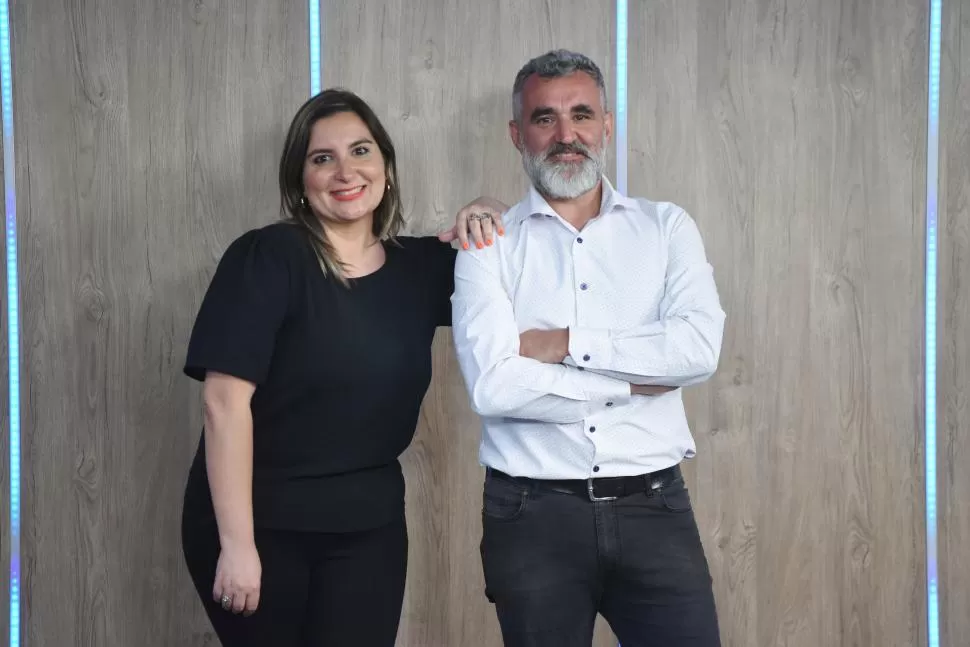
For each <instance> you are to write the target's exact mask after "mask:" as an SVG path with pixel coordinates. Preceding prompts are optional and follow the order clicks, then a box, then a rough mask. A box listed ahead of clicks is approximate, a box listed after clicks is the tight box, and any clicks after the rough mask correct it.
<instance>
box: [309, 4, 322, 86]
mask: <svg viewBox="0 0 970 647" xmlns="http://www.w3.org/2000/svg"><path fill="white" fill-rule="evenodd" d="M309 2H310V7H309V9H310V16H309V19H310V96H311V97H312V96H313V95H315V94H317V93H318V92H320V0H309Z"/></svg>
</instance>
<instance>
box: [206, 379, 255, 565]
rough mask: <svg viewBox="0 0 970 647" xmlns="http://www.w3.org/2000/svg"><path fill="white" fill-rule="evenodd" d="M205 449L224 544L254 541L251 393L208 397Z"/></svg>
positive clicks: (241, 544) (210, 483)
mask: <svg viewBox="0 0 970 647" xmlns="http://www.w3.org/2000/svg"><path fill="white" fill-rule="evenodd" d="M205 453H206V470H207V473H208V477H209V489H210V491H211V493H212V505H213V507H214V509H215V514H216V523H217V524H218V526H219V540H220V542H221V545H222V547H223V548H225V547H227V546H230V545H232V546H246V545H251V544H252V543H253V542H254V538H253V416H252V410H251V409H250V407H249V398H248V397H244V396H243V395H240V394H238V393H233V394H231V395H228V396H222V397H220V396H209V397H207V398H206V404H205Z"/></svg>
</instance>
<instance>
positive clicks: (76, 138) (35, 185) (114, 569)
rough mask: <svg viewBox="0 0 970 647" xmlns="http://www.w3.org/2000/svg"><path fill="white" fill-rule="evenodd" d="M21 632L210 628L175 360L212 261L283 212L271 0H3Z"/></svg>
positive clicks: (168, 641)
mask: <svg viewBox="0 0 970 647" xmlns="http://www.w3.org/2000/svg"><path fill="white" fill-rule="evenodd" d="M13 17H14V29H13V32H14V34H16V35H17V53H18V56H17V57H15V60H14V62H15V66H16V67H15V78H17V80H18V87H17V93H16V106H15V107H16V111H17V115H18V122H17V133H16V134H17V142H18V150H17V153H18V162H19V165H18V167H19V168H20V169H23V174H22V175H21V176H20V177H18V189H19V195H20V198H21V214H22V216H23V220H22V228H21V240H22V246H21V250H22V259H23V264H22V268H23V280H22V288H23V294H24V298H23V302H24V317H23V328H22V329H23V337H24V342H23V358H24V359H23V362H24V365H25V367H26V368H25V375H26V379H25V381H24V410H25V422H26V427H25V433H24V447H23V450H24V452H23V455H24V480H25V491H24V497H25V516H24V519H23V528H24V537H23V547H24V558H25V559H24V562H25V563H24V567H25V571H26V580H25V586H24V605H25V608H26V609H27V617H26V627H25V631H26V636H27V637H28V640H29V642H30V644H33V645H78V646H80V647H88V646H90V647H102V646H122V645H157V646H159V647H161V646H163V645H165V646H169V645H182V644H185V645H212V644H215V639H214V637H213V635H212V632H211V630H210V629H209V626H208V622H207V621H206V620H205V618H204V616H203V613H202V609H201V604H200V603H199V602H198V600H197V598H196V596H195V593H194V591H193V590H192V589H191V586H190V583H189V579H188V576H187V574H186V571H185V568H184V566H183V560H182V555H181V548H180V536H179V516H180V509H181V500H182V491H183V485H184V480H185V474H186V471H187V467H188V463H189V460H190V457H191V455H192V453H193V451H194V449H195V446H196V443H197V441H198V437H199V433H200V430H201V405H200V402H201V400H200V392H199V389H198V388H197V386H196V385H193V384H191V383H190V382H189V380H188V379H187V378H184V377H183V376H182V375H181V366H182V362H183V361H184V354H185V348H186V342H187V339H188V334H189V331H190V328H191V325H192V320H193V318H194V315H195V312H196V310H197V308H198V304H199V302H200V301H201V298H202V294H203V291H204V289H205V287H206V285H207V283H208V279H209V277H210V276H211V274H212V272H213V271H214V269H215V262H216V260H217V259H218V257H219V256H220V255H221V253H222V252H223V251H224V249H225V247H226V245H227V244H228V243H229V241H230V240H231V239H232V238H233V237H235V236H237V235H238V234H239V233H241V232H242V231H243V230H244V229H246V228H248V227H251V226H256V225H259V224H262V223H266V222H271V221H272V220H274V219H275V218H276V217H277V216H278V207H277V204H278V197H277V196H278V192H277V191H276V189H275V184H274V178H275V173H276V165H277V160H278V154H279V153H278V151H279V147H280V146H281V142H282V137H283V134H284V132H285V130H284V129H285V127H286V125H287V123H288V120H289V118H290V115H291V114H292V113H293V112H294V111H295V110H296V108H297V106H298V105H299V103H300V102H301V101H302V100H303V99H304V97H305V95H306V92H307V90H306V88H307V82H306V79H307V65H306V63H305V61H306V60H307V51H306V38H305V34H306V10H305V7H304V5H302V4H294V3H290V2H284V1H282V0H280V1H278V2H262V1H261V2H258V1H256V0H247V1H246V2H226V1H224V0H218V1H217V0H205V1H197V2H193V3H170V2H161V1H159V0H135V1H134V3H133V2H132V1H131V0H105V1H103V2H78V1H66V0H32V1H31V2H29V3H28V2H17V3H15V5H14V11H13Z"/></svg>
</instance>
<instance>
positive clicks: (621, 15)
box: [614, 0, 627, 195]
mask: <svg viewBox="0 0 970 647" xmlns="http://www.w3.org/2000/svg"><path fill="white" fill-rule="evenodd" d="M626 45H627V0H616V108H615V109H614V114H615V115H616V189H617V191H619V192H620V193H622V194H623V195H626V192H627V187H626V170H627V169H626V166H627V161H626V67H627V66H626Z"/></svg>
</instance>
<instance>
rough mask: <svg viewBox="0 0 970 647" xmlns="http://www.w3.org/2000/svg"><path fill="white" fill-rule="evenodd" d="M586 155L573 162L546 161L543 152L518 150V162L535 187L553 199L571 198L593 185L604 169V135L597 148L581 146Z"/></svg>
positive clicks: (594, 185)
mask: <svg viewBox="0 0 970 647" xmlns="http://www.w3.org/2000/svg"><path fill="white" fill-rule="evenodd" d="M582 148H583V149H584V151H583V152H584V153H585V154H586V155H587V158H586V159H585V160H583V161H582V162H581V163H580V164H579V165H577V164H576V163H575V162H550V161H548V160H546V153H545V152H543V153H539V154H538V155H533V154H532V153H530V152H529V151H528V150H525V149H523V151H522V166H523V167H524V168H525V173H526V175H528V176H529V179H530V180H532V185H533V186H534V187H535V188H536V191H538V192H539V193H541V194H542V195H544V196H549V197H550V198H553V199H554V200H572V199H574V198H578V197H579V196H581V195H583V194H584V193H586V192H588V191H592V190H593V189H594V188H596V183H597V182H599V181H600V178H601V177H602V176H603V174H604V173H605V172H606V138H605V137H604V138H603V142H602V144H601V145H600V149H599V151H592V150H589V149H588V148H586V147H585V146H583V147H582Z"/></svg>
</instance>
